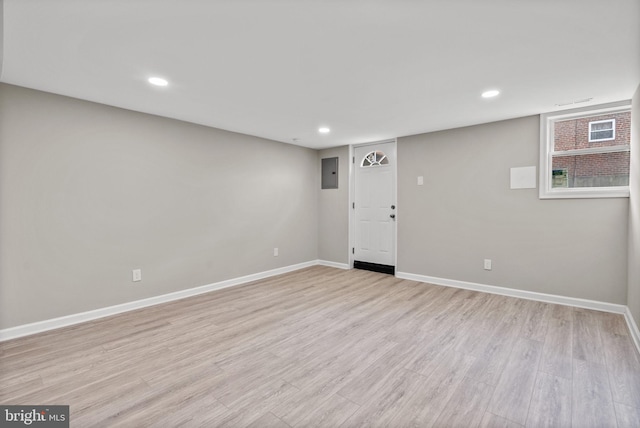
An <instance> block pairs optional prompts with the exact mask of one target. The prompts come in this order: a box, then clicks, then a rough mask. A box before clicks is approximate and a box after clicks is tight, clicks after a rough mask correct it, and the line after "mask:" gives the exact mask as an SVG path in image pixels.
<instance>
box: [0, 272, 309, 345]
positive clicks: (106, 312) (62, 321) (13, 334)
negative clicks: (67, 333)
mask: <svg viewBox="0 0 640 428" xmlns="http://www.w3.org/2000/svg"><path fill="white" fill-rule="evenodd" d="M319 264H321V263H320V261H318V260H313V261H309V262H304V263H299V264H295V265H291V266H285V267H281V268H277V269H272V270H268V271H265V272H259V273H254V274H251V275H246V276H241V277H239V278H233V279H228V280H225V281H220V282H216V283H213V284H207V285H203V286H200V287H194V288H189V289H187V290H180V291H176V292H173V293H168V294H163V295H161V296H154V297H149V298H147V299H142V300H135V301H133V302H127V303H122V304H120V305H115V306H109V307H106V308H100V309H94V310H92V311H87V312H81V313H78V314H72V315H67V316H63V317H59V318H53V319H49V320H44V321H38V322H34V323H31V324H24V325H19V326H17V327H11V328H6V329H3V330H0V342H3V341H6V340H11V339H16V338H18V337H23V336H29V335H32V334H36V333H42V332H45V331H49V330H54V329H57V328H61V327H67V326H70V325H74V324H79V323H82V322H86V321H91V320H95V319H98V318H104V317H108V316H111V315H116V314H120V313H123V312H128V311H133V310H136V309H140V308H145V307H147V306H153V305H158V304H161V303H167V302H171V301H174V300H180V299H184V298H186V297H191V296H197V295H198V294H204V293H208V292H210V291H214V290H220V289H222V288H227V287H233V286H236V285H241V284H246V283H248V282H251V281H256V280H259V279H264V278H269V277H271V276H276V275H281V274H283V273H287V272H293V271H296V270H299V269H304V268H306V267H310V266H316V265H319Z"/></svg>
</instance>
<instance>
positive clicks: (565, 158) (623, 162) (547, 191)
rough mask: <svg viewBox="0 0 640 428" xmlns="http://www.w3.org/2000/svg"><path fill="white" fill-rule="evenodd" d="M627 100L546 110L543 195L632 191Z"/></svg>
mask: <svg viewBox="0 0 640 428" xmlns="http://www.w3.org/2000/svg"><path fill="white" fill-rule="evenodd" d="M630 134H631V110H630V104H629V102H624V103H615V104H608V105H603V106H594V107H591V108H585V109H578V110H566V111H561V112H556V113H548V114H543V115H542V116H541V118H540V198H542V199H546V198H602V197H628V196H629V162H630V159H631V158H630V142H631V135H630Z"/></svg>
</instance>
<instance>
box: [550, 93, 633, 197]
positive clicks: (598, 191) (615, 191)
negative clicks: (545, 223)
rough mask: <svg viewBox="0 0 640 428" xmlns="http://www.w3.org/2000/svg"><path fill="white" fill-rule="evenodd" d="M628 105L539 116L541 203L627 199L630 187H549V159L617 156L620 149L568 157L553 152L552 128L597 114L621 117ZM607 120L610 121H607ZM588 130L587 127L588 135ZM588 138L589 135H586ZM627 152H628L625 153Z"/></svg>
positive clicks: (583, 151) (592, 150)
mask: <svg viewBox="0 0 640 428" xmlns="http://www.w3.org/2000/svg"><path fill="white" fill-rule="evenodd" d="M630 108H631V102H630V101H621V102H617V103H611V104H604V105H601V106H593V107H584V108H580V109H573V110H564V111H558V112H551V113H545V114H541V115H540V168H539V171H540V176H539V184H540V186H539V196H540V199H570V198H625V197H626V198H628V197H629V186H616V187H568V188H564V187H555V188H553V187H551V182H552V179H551V169H552V168H551V163H552V155H555V156H563V155H564V156H569V155H571V154H575V155H578V154H595V153H611V152H620V151H624V150H621V149H622V147H621V146H613V147H606V148H605V147H593V148H588V149H579V150H573V151H571V153H567V152H560V151H558V152H554V151H553V144H554V139H553V137H554V126H553V125H554V124H555V122H558V121H561V120H570V119H575V118H579V117H585V116H586V115H588V116H596V115H600V114H610V113H620V112H625V111H629V110H630ZM607 120H609V119H607ZM590 131H591V126H589V132H590ZM589 135H590V134H589ZM599 141H605V140H599ZM626 150H628V149H626Z"/></svg>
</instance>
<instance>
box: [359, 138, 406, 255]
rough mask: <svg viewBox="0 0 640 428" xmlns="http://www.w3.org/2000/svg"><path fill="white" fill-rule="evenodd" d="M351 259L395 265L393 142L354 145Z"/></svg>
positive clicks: (394, 156) (394, 166)
mask: <svg viewBox="0 0 640 428" xmlns="http://www.w3.org/2000/svg"><path fill="white" fill-rule="evenodd" d="M354 154H355V159H354V169H355V175H354V177H355V178H354V180H355V198H354V201H355V206H354V208H353V209H354V211H355V212H354V217H355V246H354V252H353V254H354V260H356V261H359V262H365V263H375V264H381V265H387V266H395V262H396V254H395V244H396V225H395V221H396V218H395V216H396V211H397V210H396V206H395V205H396V173H395V170H396V144H395V142H391V143H381V144H375V145H367V146H360V147H356V148H355V151H354Z"/></svg>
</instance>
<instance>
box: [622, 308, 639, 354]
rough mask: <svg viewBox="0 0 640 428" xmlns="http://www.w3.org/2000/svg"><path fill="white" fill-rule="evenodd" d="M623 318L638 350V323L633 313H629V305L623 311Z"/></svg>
mask: <svg viewBox="0 0 640 428" xmlns="http://www.w3.org/2000/svg"><path fill="white" fill-rule="evenodd" d="M624 319H625V320H627V325H628V326H629V332H630V333H631V337H632V338H633V343H635V344H636V348H637V349H638V352H640V330H638V324H637V323H636V320H634V319H633V315H631V311H630V310H629V307H627V310H626V311H624Z"/></svg>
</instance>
